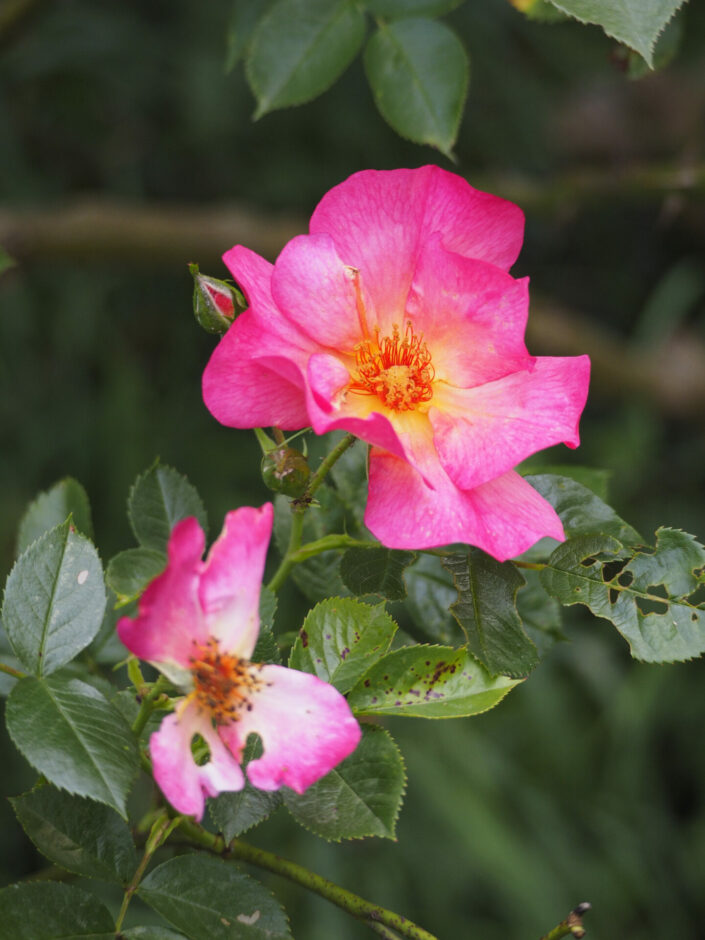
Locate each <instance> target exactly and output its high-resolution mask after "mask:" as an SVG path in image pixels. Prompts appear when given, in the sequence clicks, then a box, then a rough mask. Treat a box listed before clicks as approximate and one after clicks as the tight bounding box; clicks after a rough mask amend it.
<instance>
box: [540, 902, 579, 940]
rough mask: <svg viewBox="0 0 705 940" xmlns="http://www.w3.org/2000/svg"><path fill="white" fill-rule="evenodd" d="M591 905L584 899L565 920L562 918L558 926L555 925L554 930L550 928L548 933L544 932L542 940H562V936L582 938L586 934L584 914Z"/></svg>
mask: <svg viewBox="0 0 705 940" xmlns="http://www.w3.org/2000/svg"><path fill="white" fill-rule="evenodd" d="M590 906H591V905H590V902H589V901H583V903H582V904H578V906H577V907H576V908H574V909H573V910H572V911H571V912H570V914H568V916H567V917H566V919H565V920H562V921H561V922H560V924H558V926H557V927H554V928H553V930H549V932H548V933H547V934H544V936H543V937H541V940H560V938H561V937H577V938H578V940H580V938H581V937H584V936H585V928H584V927H583V914H585V913H587V911H589V910H590Z"/></svg>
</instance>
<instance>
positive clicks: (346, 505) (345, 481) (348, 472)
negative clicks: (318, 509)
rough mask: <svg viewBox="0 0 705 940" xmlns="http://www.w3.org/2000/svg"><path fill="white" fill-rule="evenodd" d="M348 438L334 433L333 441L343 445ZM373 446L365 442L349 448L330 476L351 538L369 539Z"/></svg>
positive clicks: (346, 530)
mask: <svg viewBox="0 0 705 940" xmlns="http://www.w3.org/2000/svg"><path fill="white" fill-rule="evenodd" d="M343 436H344V435H342V434H340V435H338V434H336V433H334V434H332V435H331V440H332V442H334V443H336V444H337V443H339V441H340V440H342V438H343ZM368 453H369V447H368V446H367V445H365V444H363V443H362V442H358V443H356V444H355V445H354V446H353V447H348V449H347V450H346V451H345V453H344V454H343V456H342V457H340V458H339V459H338V460H337V462H336V463H335V465H334V466H333V468H332V470H331V472H330V476H331V477H332V479H333V482H334V483H335V494H336V497H337V501H338V502H339V503H340V504H341V506H342V507H343V511H344V520H345V521H344V527H343V530H342V531H345V532H347V533H348V534H350V535H356V536H359V537H363V538H364V537H365V536H367V535H369V533H368V532H367V529H366V528H365V504H366V502H367V487H368V480H367V459H368Z"/></svg>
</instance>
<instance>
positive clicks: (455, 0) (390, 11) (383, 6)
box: [365, 0, 463, 19]
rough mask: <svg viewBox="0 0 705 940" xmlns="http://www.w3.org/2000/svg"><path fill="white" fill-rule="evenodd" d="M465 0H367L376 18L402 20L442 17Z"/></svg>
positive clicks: (368, 7)
mask: <svg viewBox="0 0 705 940" xmlns="http://www.w3.org/2000/svg"><path fill="white" fill-rule="evenodd" d="M462 2H463V0H365V6H366V8H367V9H368V10H369V11H370V13H374V14H375V15H376V16H384V17H388V18H389V19H400V18H405V17H409V16H442V15H443V14H444V13H450V11H451V10H454V9H455V8H456V7H459V6H460V4H461V3H462Z"/></svg>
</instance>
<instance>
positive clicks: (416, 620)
mask: <svg viewBox="0 0 705 940" xmlns="http://www.w3.org/2000/svg"><path fill="white" fill-rule="evenodd" d="M405 581H406V590H407V598H406V600H405V602H404V608H405V610H406V612H407V613H408V615H409V617H410V618H411V621H412V623H411V624H410V625H407V626H406V629H407V632H409V633H410V634H411V635H412V636H413V637H414V639H416V640H419V641H421V642H424V643H428V642H429V641H430V642H433V643H443V644H449V645H451V646H462V645H464V644H465V642H466V638H465V635H464V633H463V631H462V630H461V629H460V625H459V624H458V621H457V620H456V619H455V617H453V615H452V614H451V613H450V609H449V608H450V605H451V604H452V603H453V601H454V600H455V599H456V598H457V596H458V592H457V591H456V589H455V586H454V584H453V579H452V577H451V576H450V573H449V572H448V571H446V570H445V569H444V568H443V567H442V566H441V559H440V558H437V557H435V556H434V555H420V557H419V559H418V561H417V562H416V563H415V564H414V565H413V566H412V567H411V568H409V570H408V571H407V572H406V575H405Z"/></svg>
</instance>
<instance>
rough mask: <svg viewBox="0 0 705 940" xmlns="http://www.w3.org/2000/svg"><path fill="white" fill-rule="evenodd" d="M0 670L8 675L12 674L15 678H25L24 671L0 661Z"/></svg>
mask: <svg viewBox="0 0 705 940" xmlns="http://www.w3.org/2000/svg"><path fill="white" fill-rule="evenodd" d="M0 672H6V673H7V675H8V676H13V678H15V679H26V678H27V673H26V672H20V670H19V669H14V668H13V667H12V666H8V665H7V663H0Z"/></svg>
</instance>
